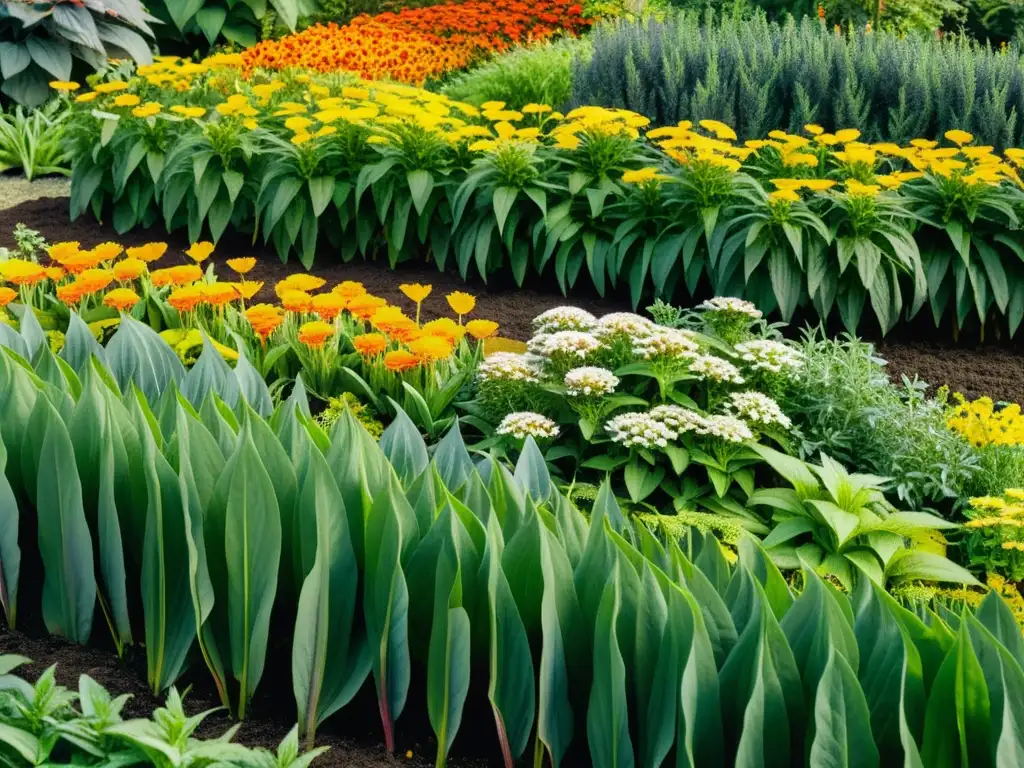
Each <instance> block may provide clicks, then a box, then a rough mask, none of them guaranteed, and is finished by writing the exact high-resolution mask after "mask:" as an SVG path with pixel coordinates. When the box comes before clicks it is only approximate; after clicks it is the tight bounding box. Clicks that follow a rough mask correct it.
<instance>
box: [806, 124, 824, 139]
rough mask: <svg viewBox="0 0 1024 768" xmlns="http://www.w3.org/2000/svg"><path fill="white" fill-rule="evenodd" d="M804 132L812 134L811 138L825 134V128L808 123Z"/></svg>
mask: <svg viewBox="0 0 1024 768" xmlns="http://www.w3.org/2000/svg"><path fill="white" fill-rule="evenodd" d="M804 130H805V131H807V132H808V133H809V134H811V136H820V135H821V134H823V133H824V132H825V129H824V128H822V127H821V126H820V125H815V124H814V123H808V124H807V125H805V126H804Z"/></svg>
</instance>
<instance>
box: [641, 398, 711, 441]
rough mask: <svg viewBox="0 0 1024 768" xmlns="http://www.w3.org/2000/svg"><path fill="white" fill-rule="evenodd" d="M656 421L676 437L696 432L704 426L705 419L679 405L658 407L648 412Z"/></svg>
mask: <svg viewBox="0 0 1024 768" xmlns="http://www.w3.org/2000/svg"><path fill="white" fill-rule="evenodd" d="M647 415H648V416H650V417H651V418H652V419H654V420H655V421H660V422H661V423H662V424H664V425H665V426H666V427H668V428H669V429H671V430H672V431H673V432H675V433H676V435H677V436H678V435H681V434H683V433H684V432H695V431H697V430H698V429H700V428H701V427H703V426H704V417H703V416H701V415H700V414H699V413H697V412H696V411H691V410H690V409H689V408H683V407H682V406H679V405H657V406H655V407H654V408H652V409H651V410H650V411H648V412H647Z"/></svg>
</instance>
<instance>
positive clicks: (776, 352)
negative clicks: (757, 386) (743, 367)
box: [736, 339, 804, 376]
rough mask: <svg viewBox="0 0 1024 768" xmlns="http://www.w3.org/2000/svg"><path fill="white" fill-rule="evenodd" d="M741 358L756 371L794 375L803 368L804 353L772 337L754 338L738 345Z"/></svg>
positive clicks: (737, 349) (737, 348)
mask: <svg viewBox="0 0 1024 768" xmlns="http://www.w3.org/2000/svg"><path fill="white" fill-rule="evenodd" d="M736 351H737V352H738V353H739V355H740V360H742V361H743V362H744V363H746V364H747V365H748V366H749V367H750V368H752V369H753V370H755V371H767V372H769V373H781V374H785V375H788V376H792V375H794V374H795V373H796V372H797V371H799V370H800V369H801V368H803V365H804V359H803V357H804V356H803V353H802V352H800V351H799V350H798V349H795V348H794V347H791V346H789V345H788V344H783V343H782V342H780V341H773V340H771V339H754V340H753V341H745V342H742V343H740V344H737V345H736Z"/></svg>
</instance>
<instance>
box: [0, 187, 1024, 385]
mask: <svg viewBox="0 0 1024 768" xmlns="http://www.w3.org/2000/svg"><path fill="white" fill-rule="evenodd" d="M19 222H22V223H24V224H26V225H27V226H29V227H31V228H32V229H37V230H39V231H40V232H41V233H42V234H43V236H44V237H46V239H47V240H48V241H49V242H51V243H55V242H61V241H64V240H77V241H79V242H81V243H82V245H83V246H84V247H92V246H93V245H96V244H97V243H100V242H103V241H105V240H113V241H115V242H118V243H121V244H122V245H125V246H126V247H127V246H133V245H141V244H143V243H146V242H150V241H153V240H161V241H163V240H166V241H167V242H168V243H169V244H170V246H171V248H170V249H169V250H168V255H167V256H165V257H164V259H163V260H162V261H161V262H160V263H159V264H158V265H157V266H170V265H172V264H177V263H182V262H183V261H184V259H185V257H184V255H183V250H184V249H185V248H187V247H188V245H189V243H188V240H187V239H186V237H185V234H184V233H183V232H176V233H174V234H173V235H170V236H168V235H166V233H164V232H163V231H162V230H161V229H156V228H154V229H152V230H134V231H132V232H129V233H126V234H124V235H119V234H117V233H116V232H115V231H114V230H113V228H111V227H110V226H107V225H102V224H98V223H97V222H96V221H95V220H93V219H91V218H89V217H88V216H83V217H81V218H80V219H78V220H77V221H74V222H72V221H69V219H68V202H67V199H66V198H63V199H62V198H55V199H41V200H34V201H31V202H27V203H22V204H21V205H18V206H15V207H14V208H10V209H8V210H6V211H0V246H8V247H10V246H13V244H14V243H13V242H12V237H11V232H12V231H13V230H14V226H15V225H16V224H17V223H19ZM236 256H257V257H258V259H259V260H258V262H257V266H256V268H255V269H254V270H253V272H251V273H250V274H249V275H248V278H249V279H251V280H261V281H264V282H265V285H264V288H263V291H262V293H261V294H260V295H259V296H258V297H257V300H267V301H273V300H274V299H275V297H274V295H273V285H274V283H276V282H277V281H278V280H281V279H283V278H284V277H286V276H287V275H289V274H291V273H292V272H295V271H298V270H301V269H302V267H301V265H300V264H299V263H298V262H295V261H293V262H289V263H287V264H284V263H282V262H281V260H280V259H279V258H278V256H277V254H276V253H275V252H274V251H273V250H272V249H270V248H267V247H264V246H262V245H257V246H255V247H254V246H253V245H252V244H251V243H250V242H249V241H248V239H247V238H246V237H244V236H237V235H235V236H233V235H231V233H230V232H229V233H226V234H225V236H224V237H223V238H222V239H221V241H220V243H219V244H218V246H217V250H216V252H215V253H214V255H213V256H212V257H211V258H212V259H213V261H214V262H215V263H218V264H220V263H221V262H223V261H225V260H226V259H229V258H234V257H236ZM218 272H219V273H220V274H221V275H225V276H227V275H229V274H231V273H230V271H229V270H228V269H227V267H226V266H219V267H218ZM312 274H315V275H319V276H320V277H323V278H324V279H326V280H327V281H328V283H331V284H333V283H337V282H339V281H341V280H358V281H360V282H362V283H363V284H364V285H365V286H366V287H367V290H369V291H370V292H371V293H374V294H377V295H379V296H383V297H384V298H386V299H388V300H389V301H391V302H394V303H397V304H400V305H408V300H407V299H406V298H405V297H404V296H403V295H402V294H401V292H400V291H399V289H398V286H399V284H400V283H406V282H420V283H427V284H431V285H433V286H434V290H433V293H432V294H431V295H430V297H429V298H428V299H427V300H426V301H425V302H424V304H423V315H424V317H425V318H427V319H430V318H433V317H435V316H439V315H450V311H449V309H448V306H447V303H446V302H445V300H444V296H445V294H447V293H450V292H451V291H456V290H466V291H469V292H470V293H473V294H474V295H476V296H477V308H476V310H475V311H474V313H473V316H474V317H481V318H488V319H492V320H495V321H497V322H498V323H500V324H501V330H500V331H499V333H500V334H501V335H502V336H505V337H507V338H512V339H526V338H529V336H530V334H531V329H530V321H531V320H532V319H533V317H535V316H536V315H538V314H540V313H541V312H543V311H544V310H546V309H550V308H551V307H554V306H558V305H561V304H565V303H571V304H574V305H576V306H580V307H584V308H586V309H588V310H590V311H592V312H595V313H597V314H600V313H604V312H611V311H620V310H628V309H629V302H628V299H626V297H624V296H618V297H616V296H609V297H606V298H601V297H599V296H597V295H596V294H594V293H593V292H592V291H589V292H588V291H585V290H584V291H578V292H574V293H573V294H572V295H571V296H570V297H569V298H566V297H563V296H562V295H561V293H560V292H559V289H558V285H557V283H556V282H555V281H554V279H551V280H550V284H544V285H542V286H540V287H537V286H536V285H535V286H533V287H530V288H526V289H520V288H517V287H516V286H515V285H514V284H509V283H503V284H491V285H484V284H483V283H482V282H480V281H479V280H477V281H470V282H469V283H468V284H467V283H466V282H464V281H463V280H462V279H461V278H460V277H459V276H458V274H456V273H455V272H448V273H442V272H440V271H438V270H437V269H436V268H435V266H434V265H433V264H432V263H415V264H414V263H405V264H401V265H399V266H398V269H396V270H394V271H392V270H390V269H388V265H387V261H386V260H380V261H363V260H360V259H357V260H355V261H352V262H350V263H348V264H345V263H341V262H335V263H330V262H329V261H328V259H326V258H321V257H318V259H317V262H316V264H315V265H314V268H313V270H312ZM793 328H794V329H795V328H796V325H794V326H793ZM865 333H867V334H869V335H870V333H871V331H870V330H869V329H865ZM950 338H951V332H950V330H949V329H943V330H939V331H936V330H935V329H932V328H927V327H925V325H923V324H922V323H916V324H914V325H913V326H912V327H908V328H906V329H903V330H902V331H898V332H897V333H895V334H890V336H889V337H888V340H886V341H882V342H881V343H879V345H878V349H879V354H880V355H881V356H882V357H884V358H886V359H888V360H889V370H890V371H891V373H892V376H893V378H894V379H895V380H896V381H899V380H900V378H901V377H902V376H904V375H906V376H908V377H909V378H911V379H913V378H914V377H915V376H917V377H918V378H920V379H922V380H924V381H926V382H928V383H929V384H930V385H932V387H933V389H934V388H935V387H939V386H942V385H947V386H949V388H950V389H951V390H953V391H954V392H961V393H963V394H964V395H965V396H967V397H970V398H974V397H979V396H981V395H988V396H990V397H992V398H993V399H995V400H997V401H1006V402H1019V403H1024V349H1022V348H1020V345H1019V344H1018V345H1017V348H1014V346H1013V345H1011V344H1009V343H1007V342H1006V341H1005V340H1002V341H1000V340H996V341H994V342H991V341H990V342H987V343H985V344H977V343H975V342H974V341H968V340H967V338H966V336H965V337H964V339H963V340H962V343H961V344H959V345H954V344H952V343H950V342H948V341H947V340H948V339H950Z"/></svg>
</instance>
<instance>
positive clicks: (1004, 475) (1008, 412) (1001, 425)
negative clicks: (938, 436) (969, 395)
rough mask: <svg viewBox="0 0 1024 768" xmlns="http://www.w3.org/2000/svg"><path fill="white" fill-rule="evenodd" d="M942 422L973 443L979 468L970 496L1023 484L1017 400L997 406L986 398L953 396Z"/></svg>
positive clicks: (1023, 444)
mask: <svg viewBox="0 0 1024 768" xmlns="http://www.w3.org/2000/svg"><path fill="white" fill-rule="evenodd" d="M953 398H954V403H953V405H952V407H951V408H950V410H949V412H948V414H947V420H946V425H947V426H948V427H949V428H950V429H951V430H953V431H954V432H956V433H957V434H959V435H961V436H963V437H964V439H966V440H967V441H968V442H970V443H971V445H973V446H974V448H975V452H976V453H977V456H978V462H979V464H980V471H979V472H978V475H977V477H976V478H975V480H974V482H973V484H972V485H971V487H970V489H969V490H970V493H969V494H968V495H970V496H989V495H992V494H996V493H1000V492H1001V491H1002V490H1003V489H1004V488H1019V487H1022V486H1024V416H1022V415H1021V406H1020V404H1019V403H1009V404H1002V405H997V404H996V403H994V402H993V401H992V398H990V397H979V398H978V399H977V400H974V401H972V402H968V401H967V400H966V399H965V398H964V397H963V396H962V395H960V394H958V393H956V394H954V395H953Z"/></svg>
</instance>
